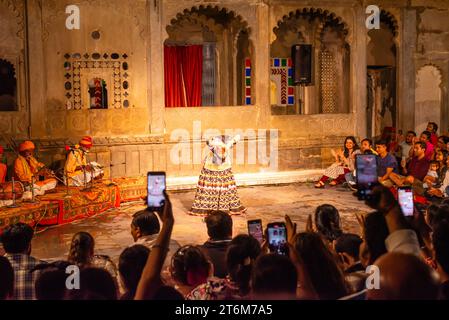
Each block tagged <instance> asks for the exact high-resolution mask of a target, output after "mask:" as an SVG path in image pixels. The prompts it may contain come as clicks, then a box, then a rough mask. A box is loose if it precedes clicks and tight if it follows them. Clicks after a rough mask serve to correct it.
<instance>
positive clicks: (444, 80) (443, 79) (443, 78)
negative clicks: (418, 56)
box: [416, 61, 448, 89]
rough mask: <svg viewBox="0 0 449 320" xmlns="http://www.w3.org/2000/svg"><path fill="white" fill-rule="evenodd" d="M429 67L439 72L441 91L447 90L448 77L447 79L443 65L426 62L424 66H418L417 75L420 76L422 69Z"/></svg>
mask: <svg viewBox="0 0 449 320" xmlns="http://www.w3.org/2000/svg"><path fill="white" fill-rule="evenodd" d="M428 66H431V67H434V68H435V69H437V70H438V72H439V73H440V80H441V83H440V88H441V89H445V88H446V86H447V79H448V77H447V75H446V74H445V73H444V71H443V70H444V67H443V66H442V65H440V64H438V63H435V62H432V61H430V62H424V63H422V64H419V65H417V66H416V75H418V72H419V71H420V70H421V69H422V68H424V67H428Z"/></svg>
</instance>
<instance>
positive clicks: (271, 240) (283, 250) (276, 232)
mask: <svg viewBox="0 0 449 320" xmlns="http://www.w3.org/2000/svg"><path fill="white" fill-rule="evenodd" d="M267 233H268V247H269V248H270V251H271V252H273V253H277V254H287V228H286V227H285V224H284V223H283V222H275V223H270V224H268V227H267Z"/></svg>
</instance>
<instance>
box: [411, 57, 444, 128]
mask: <svg viewBox="0 0 449 320" xmlns="http://www.w3.org/2000/svg"><path fill="white" fill-rule="evenodd" d="M441 105H442V95H441V72H440V70H439V69H438V68H436V67H435V66H432V65H427V66H424V67H422V68H420V69H419V70H418V72H417V75H416V87H415V128H414V129H415V131H416V133H418V134H419V133H420V132H422V131H424V130H425V129H426V126H427V123H428V122H430V121H431V122H435V123H436V124H437V125H438V127H440V128H441V117H442V110H441Z"/></svg>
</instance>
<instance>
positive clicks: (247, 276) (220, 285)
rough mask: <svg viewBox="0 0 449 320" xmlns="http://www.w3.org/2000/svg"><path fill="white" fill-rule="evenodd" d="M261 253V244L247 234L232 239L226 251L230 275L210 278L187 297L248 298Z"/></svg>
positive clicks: (214, 298)
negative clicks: (257, 260) (254, 268)
mask: <svg viewBox="0 0 449 320" xmlns="http://www.w3.org/2000/svg"><path fill="white" fill-rule="evenodd" d="M260 253H261V248H260V244H259V242H258V241H257V240H256V239H254V238H253V237H251V236H249V235H246V234H241V235H238V236H237V237H235V238H234V239H232V241H231V243H230V244H229V246H228V249H227V253H226V261H225V265H226V267H227V270H228V276H227V277H226V278H225V279H218V278H212V279H210V280H209V281H208V282H207V283H205V284H202V285H200V286H198V287H196V288H195V289H194V290H193V291H192V292H191V293H190V294H189V295H188V296H187V299H189V300H242V299H248V298H249V293H250V280H251V272H252V269H253V264H254V261H255V260H256V259H257V257H258V256H259V255H260Z"/></svg>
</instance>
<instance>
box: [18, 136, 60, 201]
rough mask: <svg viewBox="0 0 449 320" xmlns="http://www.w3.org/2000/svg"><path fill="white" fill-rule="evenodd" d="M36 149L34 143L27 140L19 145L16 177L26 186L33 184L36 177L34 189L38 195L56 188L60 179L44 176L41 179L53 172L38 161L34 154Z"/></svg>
mask: <svg viewBox="0 0 449 320" xmlns="http://www.w3.org/2000/svg"><path fill="white" fill-rule="evenodd" d="M34 149H35V146H34V143H33V142H31V141H25V142H23V143H21V144H20V145H19V156H18V157H17V159H16V160H15V162H14V177H15V179H17V180H19V181H20V182H22V183H23V184H24V185H25V186H29V185H31V182H32V181H33V178H34V189H35V191H36V192H37V195H43V194H45V192H46V191H50V190H53V189H54V188H56V185H57V184H58V181H57V180H56V179H54V178H44V180H42V181H39V180H40V177H42V176H44V177H48V176H49V175H51V172H50V170H48V169H46V168H45V164H43V163H41V162H39V161H37V159H36V158H35V157H34V156H33V154H34Z"/></svg>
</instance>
